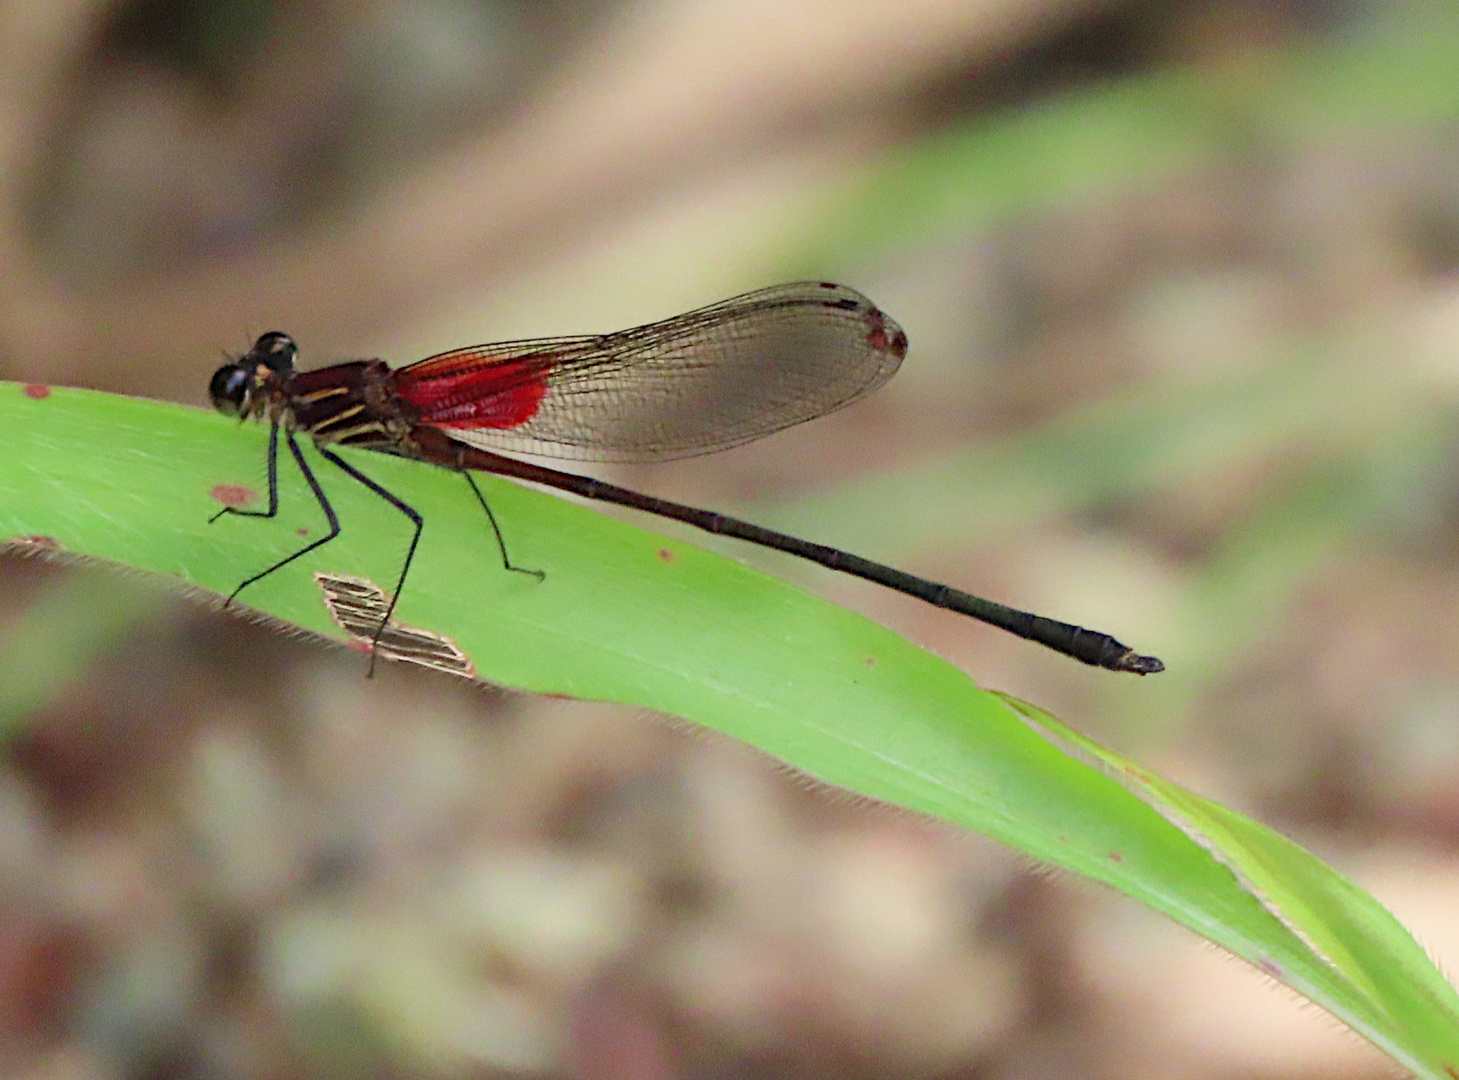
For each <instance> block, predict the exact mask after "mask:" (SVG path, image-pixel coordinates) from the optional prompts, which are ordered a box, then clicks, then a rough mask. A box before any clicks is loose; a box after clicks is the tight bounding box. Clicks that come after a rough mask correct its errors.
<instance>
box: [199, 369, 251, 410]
mask: <svg viewBox="0 0 1459 1080" xmlns="http://www.w3.org/2000/svg"><path fill="white" fill-rule="evenodd" d="M249 370H250V369H249V368H246V367H244V366H243V364H242V363H241V362H240V363H237V364H224V365H223V366H222V367H220V368H219V369H218V370H217V371H215V372H214V373H213V381H212V382H211V383H209V384H208V397H210V398H212V400H213V408H215V409H217V410H218V411H219V412H220V413H222V414H223V415H224V416H237V415H238V414H239V412H240V411H241V410H242V409H243V399H244V397H245V396H246V395H247V393H248V379H249Z"/></svg>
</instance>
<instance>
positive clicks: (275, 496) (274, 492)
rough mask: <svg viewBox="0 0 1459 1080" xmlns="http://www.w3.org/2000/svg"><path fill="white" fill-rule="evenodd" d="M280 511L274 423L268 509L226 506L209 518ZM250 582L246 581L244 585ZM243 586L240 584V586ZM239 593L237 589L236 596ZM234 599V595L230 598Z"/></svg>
mask: <svg viewBox="0 0 1459 1080" xmlns="http://www.w3.org/2000/svg"><path fill="white" fill-rule="evenodd" d="M278 513H279V425H278V424H277V423H273V424H270V425H269V429H268V509H267V510H239V509H238V508H237V507H234V506H225V507H223V509H221V510H219V511H218V512H217V513H216V514H214V515H213V516H212V517H210V518H208V524H209V525H211V524H212V523H213V522H215V521H217V520H218V519H219V518H220V517H222V516H223V515H224V514H237V515H238V516H239V517H262V518H271V517H277V516H278ZM246 584H248V583H247V582H244V585H246ZM242 587H243V586H242V585H240V586H239V588H242ZM236 595H237V591H236V590H235V592H234V596H236ZM228 599H229V600H232V599H233V597H232V596H230V597H229V598H228Z"/></svg>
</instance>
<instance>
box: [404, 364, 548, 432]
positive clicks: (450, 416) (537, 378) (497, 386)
mask: <svg viewBox="0 0 1459 1080" xmlns="http://www.w3.org/2000/svg"><path fill="white" fill-rule="evenodd" d="M475 352H476V350H474V349H463V350H461V351H460V352H458V353H447V354H445V355H444V356H442V357H441V358H439V359H438V360H431V361H426V362H425V363H423V364H416V365H414V366H413V368H411V369H409V370H403V371H398V372H396V377H395V389H396V391H397V392H398V393H399V394H400V396H401V397H403V398H404V399H405V400H406V401H408V402H410V404H412V405H414V406H415V407H416V408H417V409H419V410H420V414H421V419H422V420H424V421H425V422H426V423H428V424H432V425H434V426H436V427H442V428H514V427H517V426H519V425H521V424H525V423H526V422H527V421H528V420H530V419H532V417H533V416H535V415H536V414H537V408H538V406H540V405H541V404H542V399H543V397H545V396H546V394H547V384H546V382H544V381H543V379H542V372H543V371H544V370H545V368H546V366H547V364H548V362H549V361H550V359H551V356H550V355H548V356H542V357H534V358H533V360H532V361H531V362H530V363H529V362H528V361H525V360H497V361H492V362H489V363H487V362H483V361H482V360H481V359H480V358H479V357H477V356H476V355H475Z"/></svg>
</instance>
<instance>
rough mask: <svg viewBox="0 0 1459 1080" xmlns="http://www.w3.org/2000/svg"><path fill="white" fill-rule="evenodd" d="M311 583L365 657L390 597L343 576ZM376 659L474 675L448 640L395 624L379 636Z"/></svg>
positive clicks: (370, 584)
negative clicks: (320, 591) (317, 586)
mask: <svg viewBox="0 0 1459 1080" xmlns="http://www.w3.org/2000/svg"><path fill="white" fill-rule="evenodd" d="M314 580H315V581H317V582H319V587H320V589H322V590H323V591H324V606H325V607H326V608H328V609H329V617H330V618H331V619H333V620H334V622H335V625H337V626H338V627H339V628H340V629H341V630H343V631H344V632H345V633H347V634H349V635H350V648H352V649H355V650H356V651H358V652H365V653H368V652H369V651H370V643H371V642H372V641H373V640H374V638H375V631H377V630H378V629H379V628H380V620H381V619H383V618H384V617H385V613H386V612H387V611H388V610H389V609H390V596H389V594H388V593H386V592H385V590H384V589H382V588H380V586H378V585H376V584H375V583H374V582H373V581H366V580H365V579H364V578H357V577H349V576H346V575H344V574H338V575H335V574H322V573H316V574H315V575H314ZM377 655H379V656H383V657H385V658H386V659H387V660H403V661H405V662H406V663H408V664H420V665H421V666H422V667H428V668H434V669H435V670H437V671H446V672H449V673H450V674H452V675H461V676H464V677H465V678H468V679H469V678H471V677H472V676H474V675H475V674H476V665H475V664H473V663H472V662H471V658H470V657H468V656H467V655H466V654H465V653H464V652H462V651H461V650H460V649H459V648H458V647H457V646H456V643H455V642H454V641H452V640H451V639H450V638H448V637H446V636H445V635H443V634H437V633H434V632H432V631H430V630H422V629H420V628H419V627H414V626H401V625H400V624H399V623H395V622H392V623H391V624H390V625H389V626H387V627H386V628H385V632H384V633H383V634H381V635H380V643H379V646H378V647H377Z"/></svg>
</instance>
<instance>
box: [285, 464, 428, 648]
mask: <svg viewBox="0 0 1459 1080" xmlns="http://www.w3.org/2000/svg"><path fill="white" fill-rule="evenodd" d="M319 453H320V454H321V455H322V456H323V457H326V458H328V459H329V460H330V461H332V462H334V463H335V464H336V465H338V466H339V467H340V468H341V469H343V470H344V471H345V472H347V473H348V474H349V475H350V476H352V477H354V478H355V479H356V480H358V481H359V482H360V483H362V484H364V485H365V486H366V487H367V488H369V489H370V490H371V491H373V492H374V493H375V494H376V495H378V496H380V498H382V499H384V500H385V501H386V502H388V503H389V504H390V505H391V506H393V507H395V509H397V510H399V511H400V512H401V513H402V514H404V515H405V516H406V517H408V518H410V520H411V522H412V523H413V524H414V525H415V535H414V536H412V537H411V538H410V547H409V548H407V549H406V552H405V565H404V566H402V567H401V568H400V580H399V581H397V582H396V583H395V592H394V594H392V595H391V597H390V606H389V607H387V608H386V609H385V617H384V618H383V619H381V620H380V625H379V626H378V627H376V629H375V636H374V637H372V638H371V639H370V670H369V672H368V673H367V677H368V676H370V675H374V674H375V655H376V653H377V651H378V650H379V648H380V637H381V635H382V634H384V633H385V628H386V627H388V626H389V625H390V617H391V616H392V615H394V614H395V605H396V603H398V602H399V600H400V590H401V589H403V588H405V577H406V575H407V574H409V573H410V563H411V560H412V559H414V558H415V549H416V545H417V544H419V543H420V534H421V530H422V529H424V528H425V519H424V518H422V517H421V516H420V513H419V512H418V511H417V510H416V509H415V508H414V507H412V506H410V505H408V504H407V503H405V502H404V501H403V500H401V499H400V498H399V497H398V496H396V495H393V494H391V493H390V492H389V491H387V490H386V489H385V488H383V487H381V486H380V485H379V484H377V483H376V482H375V481H373V480H371V479H370V478H369V477H368V476H366V475H365V474H364V473H362V472H360V470H359V469H357V468H355V467H354V466H353V465H351V464H350V463H349V462H347V461H345V460H344V458H342V457H340V456H339V455H338V454H336V453H334V451H332V450H326V449H325V448H324V447H322V446H321V447H320V448H319ZM305 550H308V549H307V548H306V549H305ZM299 554H300V555H302V554H304V552H302V551H301V552H300V553H299Z"/></svg>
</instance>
